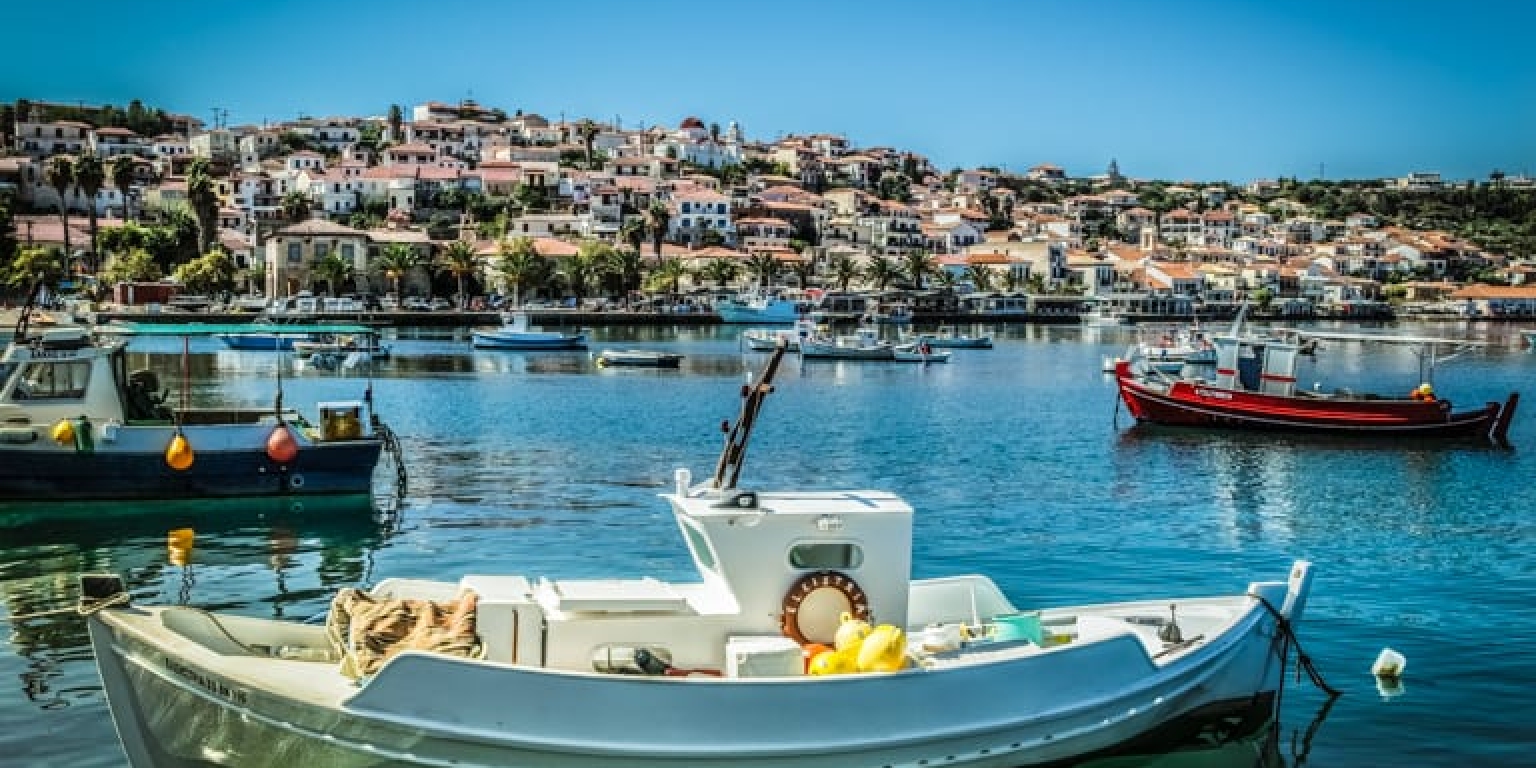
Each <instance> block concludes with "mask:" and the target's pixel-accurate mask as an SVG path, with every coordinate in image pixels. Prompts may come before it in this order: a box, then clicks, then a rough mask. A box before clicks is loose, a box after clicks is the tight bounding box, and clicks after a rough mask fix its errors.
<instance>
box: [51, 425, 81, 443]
mask: <svg viewBox="0 0 1536 768" xmlns="http://www.w3.org/2000/svg"><path fill="white" fill-rule="evenodd" d="M50 434H51V436H52V437H53V441H54V442H55V443H58V444H59V445H74V444H75V423H74V422H73V421H71V420H69V419H59V423H57V424H55V425H53V432H51V433H50Z"/></svg>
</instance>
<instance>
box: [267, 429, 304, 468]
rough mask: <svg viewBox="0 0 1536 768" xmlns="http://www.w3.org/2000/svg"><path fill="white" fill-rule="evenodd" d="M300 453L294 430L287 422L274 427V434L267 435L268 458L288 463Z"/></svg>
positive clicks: (279, 462)
mask: <svg viewBox="0 0 1536 768" xmlns="http://www.w3.org/2000/svg"><path fill="white" fill-rule="evenodd" d="M298 455H299V443H298V441H297V440H294V439H293V432H292V431H290V430H289V429H288V425H287V424H279V425H277V426H276V427H273V429H272V434H271V435H269V436H267V458H269V459H271V460H273V461H275V462H277V463H278V464H287V463H288V462H290V461H293V459H294V457H295V456H298Z"/></svg>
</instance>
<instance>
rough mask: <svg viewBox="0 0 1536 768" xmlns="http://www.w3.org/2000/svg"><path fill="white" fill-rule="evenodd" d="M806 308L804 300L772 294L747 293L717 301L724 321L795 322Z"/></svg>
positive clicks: (717, 309)
mask: <svg viewBox="0 0 1536 768" xmlns="http://www.w3.org/2000/svg"><path fill="white" fill-rule="evenodd" d="M805 310H806V306H805V303H804V302H800V301H796V300H794V299H790V298H785V297H783V296H776V295H772V294H747V295H742V296H736V297H734V298H731V299H725V300H722V301H718V302H716V303H715V313H716V314H718V315H719V316H720V322H722V323H793V322H795V321H796V320H799V319H800V317H801V316H802V315H804V314H805Z"/></svg>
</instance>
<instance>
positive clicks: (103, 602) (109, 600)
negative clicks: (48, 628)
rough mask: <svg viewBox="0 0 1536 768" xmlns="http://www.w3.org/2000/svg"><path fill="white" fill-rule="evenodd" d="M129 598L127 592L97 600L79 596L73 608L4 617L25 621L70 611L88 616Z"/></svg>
mask: <svg viewBox="0 0 1536 768" xmlns="http://www.w3.org/2000/svg"><path fill="white" fill-rule="evenodd" d="M129 599H130V595H129V594H128V593H127V592H119V593H117V594H115V595H110V596H108V597H104V598H101V599H99V600H87V599H85V598H81V599H80V602H79V603H77V604H76V605H75V606H74V607H73V608H54V609H52V610H48V611H33V612H32V613H21V614H16V615H13V616H7V617H6V618H8V619H10V620H11V621H27V620H29V619H40V618H43V617H45V616H60V615H63V614H70V613H72V614H75V615H77V616H89V615H91V614H93V613H96V612H97V611H103V610H106V609H107V608H111V607H112V606H114V605H123V604H125V603H127V602H128V600H129Z"/></svg>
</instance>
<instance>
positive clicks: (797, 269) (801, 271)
mask: <svg viewBox="0 0 1536 768" xmlns="http://www.w3.org/2000/svg"><path fill="white" fill-rule="evenodd" d="M789 271H791V272H793V273H795V279H796V280H797V281H799V283H800V290H802V291H803V290H805V289H806V288H809V287H810V286H811V277H813V276H814V275H815V274H816V262H814V261H811V260H810V259H807V258H803V257H802V258H800V259H796V260H795V261H792V262H790V263H789Z"/></svg>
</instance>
